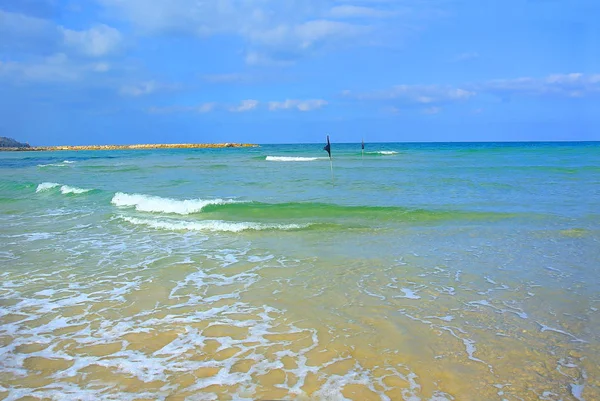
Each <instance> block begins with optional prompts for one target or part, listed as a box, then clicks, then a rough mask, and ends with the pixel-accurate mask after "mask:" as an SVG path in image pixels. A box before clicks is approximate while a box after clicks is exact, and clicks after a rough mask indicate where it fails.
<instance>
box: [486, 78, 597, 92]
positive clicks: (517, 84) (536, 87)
mask: <svg viewBox="0 0 600 401" xmlns="http://www.w3.org/2000/svg"><path fill="white" fill-rule="evenodd" d="M477 87H478V88H479V90H481V91H485V92H488V93H492V94H495V95H498V96H502V97H506V96H558V97H584V96H590V95H594V94H600V74H582V73H570V74H552V75H549V76H547V77H545V78H531V77H523V78H516V79H496V80H492V81H488V82H485V83H483V84H480V85H477Z"/></svg>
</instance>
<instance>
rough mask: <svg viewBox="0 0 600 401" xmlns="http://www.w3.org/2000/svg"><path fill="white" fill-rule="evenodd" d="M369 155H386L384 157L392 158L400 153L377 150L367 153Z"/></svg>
mask: <svg viewBox="0 0 600 401" xmlns="http://www.w3.org/2000/svg"><path fill="white" fill-rule="evenodd" d="M366 153H367V154H371V155H384V156H390V155H397V154H398V152H396V151H394V150H377V151H374V152H366Z"/></svg>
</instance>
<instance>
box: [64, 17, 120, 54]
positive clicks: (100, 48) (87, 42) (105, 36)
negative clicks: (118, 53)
mask: <svg viewBox="0 0 600 401" xmlns="http://www.w3.org/2000/svg"><path fill="white" fill-rule="evenodd" d="M61 31H62V33H63V36H64V42H65V44H66V45H67V46H69V47H72V48H74V49H75V50H77V51H78V52H80V53H82V54H86V55H88V56H92V57H100V56H105V55H108V54H110V53H113V52H114V51H115V50H117V49H118V48H119V46H120V45H121V42H122V35H121V33H120V32H119V31H118V30H117V29H115V28H112V27H110V26H108V25H104V24H99V25H95V26H93V27H92V28H90V29H87V30H84V31H74V30H71V29H66V28H61Z"/></svg>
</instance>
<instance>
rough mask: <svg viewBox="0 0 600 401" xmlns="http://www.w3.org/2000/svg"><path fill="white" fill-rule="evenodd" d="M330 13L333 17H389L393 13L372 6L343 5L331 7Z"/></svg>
mask: <svg viewBox="0 0 600 401" xmlns="http://www.w3.org/2000/svg"><path fill="white" fill-rule="evenodd" d="M330 15H331V16H332V17H333V18H384V17H391V16H392V15H393V13H392V12H390V11H386V10H381V9H377V8H374V7H365V6H354V5H343V6H335V7H333V8H332V9H331V11H330Z"/></svg>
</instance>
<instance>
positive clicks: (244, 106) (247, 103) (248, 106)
mask: <svg viewBox="0 0 600 401" xmlns="http://www.w3.org/2000/svg"><path fill="white" fill-rule="evenodd" d="M257 106H258V100H254V99H246V100H242V101H241V103H240V104H239V105H237V106H232V107H230V108H229V111H233V112H236V113H240V112H244V111H250V110H254V109H256V107H257Z"/></svg>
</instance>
